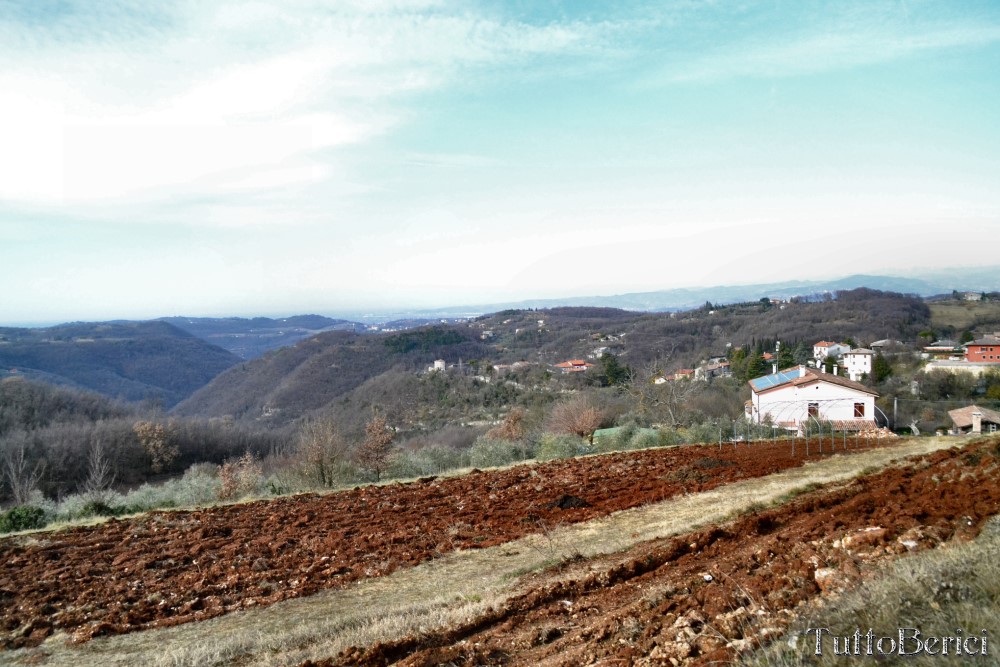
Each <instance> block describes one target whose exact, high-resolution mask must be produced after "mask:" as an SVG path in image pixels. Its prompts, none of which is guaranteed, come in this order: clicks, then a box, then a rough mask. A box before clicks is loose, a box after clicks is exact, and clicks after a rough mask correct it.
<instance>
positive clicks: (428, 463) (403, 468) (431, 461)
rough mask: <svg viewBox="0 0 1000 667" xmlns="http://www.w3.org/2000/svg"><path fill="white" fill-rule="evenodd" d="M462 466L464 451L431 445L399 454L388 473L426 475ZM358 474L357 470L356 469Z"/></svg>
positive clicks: (392, 474) (394, 475)
mask: <svg viewBox="0 0 1000 667" xmlns="http://www.w3.org/2000/svg"><path fill="white" fill-rule="evenodd" d="M461 466H462V453H461V452H458V451H456V450H454V449H452V448H450V447H438V446H436V445H431V446H428V447H421V448H419V449H414V450H409V451H403V452H400V453H399V454H397V455H396V456H395V457H394V459H393V460H392V462H391V463H390V464H389V468H388V469H387V470H386V475H387V476H389V477H397V478H398V477H424V476H426V475H437V474H439V473H442V472H445V471H446V470H454V469H456V468H460V467H461ZM354 476H355V477H356V476H357V470H356V469H355V470H354Z"/></svg>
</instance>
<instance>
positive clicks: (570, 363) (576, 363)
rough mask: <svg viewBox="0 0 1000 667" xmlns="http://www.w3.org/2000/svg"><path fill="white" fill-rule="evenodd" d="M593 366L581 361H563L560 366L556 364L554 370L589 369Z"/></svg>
mask: <svg viewBox="0 0 1000 667" xmlns="http://www.w3.org/2000/svg"><path fill="white" fill-rule="evenodd" d="M593 365H594V364H589V363H587V362H586V361H584V360H583V359H570V360H569V361H564V362H562V363H561V364H556V365H555V366H556V368H590V367H591V366H593Z"/></svg>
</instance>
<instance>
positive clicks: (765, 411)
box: [747, 366, 878, 432]
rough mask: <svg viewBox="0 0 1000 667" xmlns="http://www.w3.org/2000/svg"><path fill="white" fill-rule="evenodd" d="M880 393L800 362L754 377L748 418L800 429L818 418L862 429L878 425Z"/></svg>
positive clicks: (751, 384)
mask: <svg viewBox="0 0 1000 667" xmlns="http://www.w3.org/2000/svg"><path fill="white" fill-rule="evenodd" d="M877 397H878V394H877V393H876V392H874V391H872V390H871V389H869V388H868V387H866V386H864V385H863V384H860V383H858V382H854V381H853V380H849V379H847V378H845V377H842V376H840V375H831V374H829V373H823V372H821V371H818V370H816V369H815V368H806V367H805V366H798V367H795V368H787V369H785V370H783V371H778V372H777V373H772V374H771V375H765V376H763V377H759V378H755V379H753V380H750V401H748V402H747V419H748V420H750V421H753V422H756V423H765V422H767V421H771V422H772V423H774V424H778V425H779V426H782V427H783V428H785V429H787V430H794V431H797V432H803V431H805V429H806V427H807V426H808V425H809V423H810V422H814V423H815V422H817V421H819V422H833V423H834V426H835V428H837V429H844V430H856V431H860V430H864V429H867V428H872V427H874V426H875V399H876V398H877Z"/></svg>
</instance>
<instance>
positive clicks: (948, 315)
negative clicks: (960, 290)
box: [928, 301, 1000, 331]
mask: <svg viewBox="0 0 1000 667" xmlns="http://www.w3.org/2000/svg"><path fill="white" fill-rule="evenodd" d="M928 305H929V306H930V309H931V325H932V326H934V327H937V328H940V327H943V326H947V325H951V326H953V327H955V329H957V330H959V331H961V330H963V329H969V328H971V327H973V326H975V325H977V324H981V323H996V322H1000V302H997V301H935V302H933V303H930V304H928Z"/></svg>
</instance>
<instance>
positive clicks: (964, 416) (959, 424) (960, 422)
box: [948, 405, 1000, 428]
mask: <svg viewBox="0 0 1000 667" xmlns="http://www.w3.org/2000/svg"><path fill="white" fill-rule="evenodd" d="M973 412H981V413H982V415H983V421H984V422H992V423H994V424H1000V412H996V411H995V410H989V409H987V408H981V407H979V406H978V405H969V406H966V407H964V408H958V409H957V410H949V411H948V416H949V417H951V421H953V422H955V428H969V427H970V426H972V413H973Z"/></svg>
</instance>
